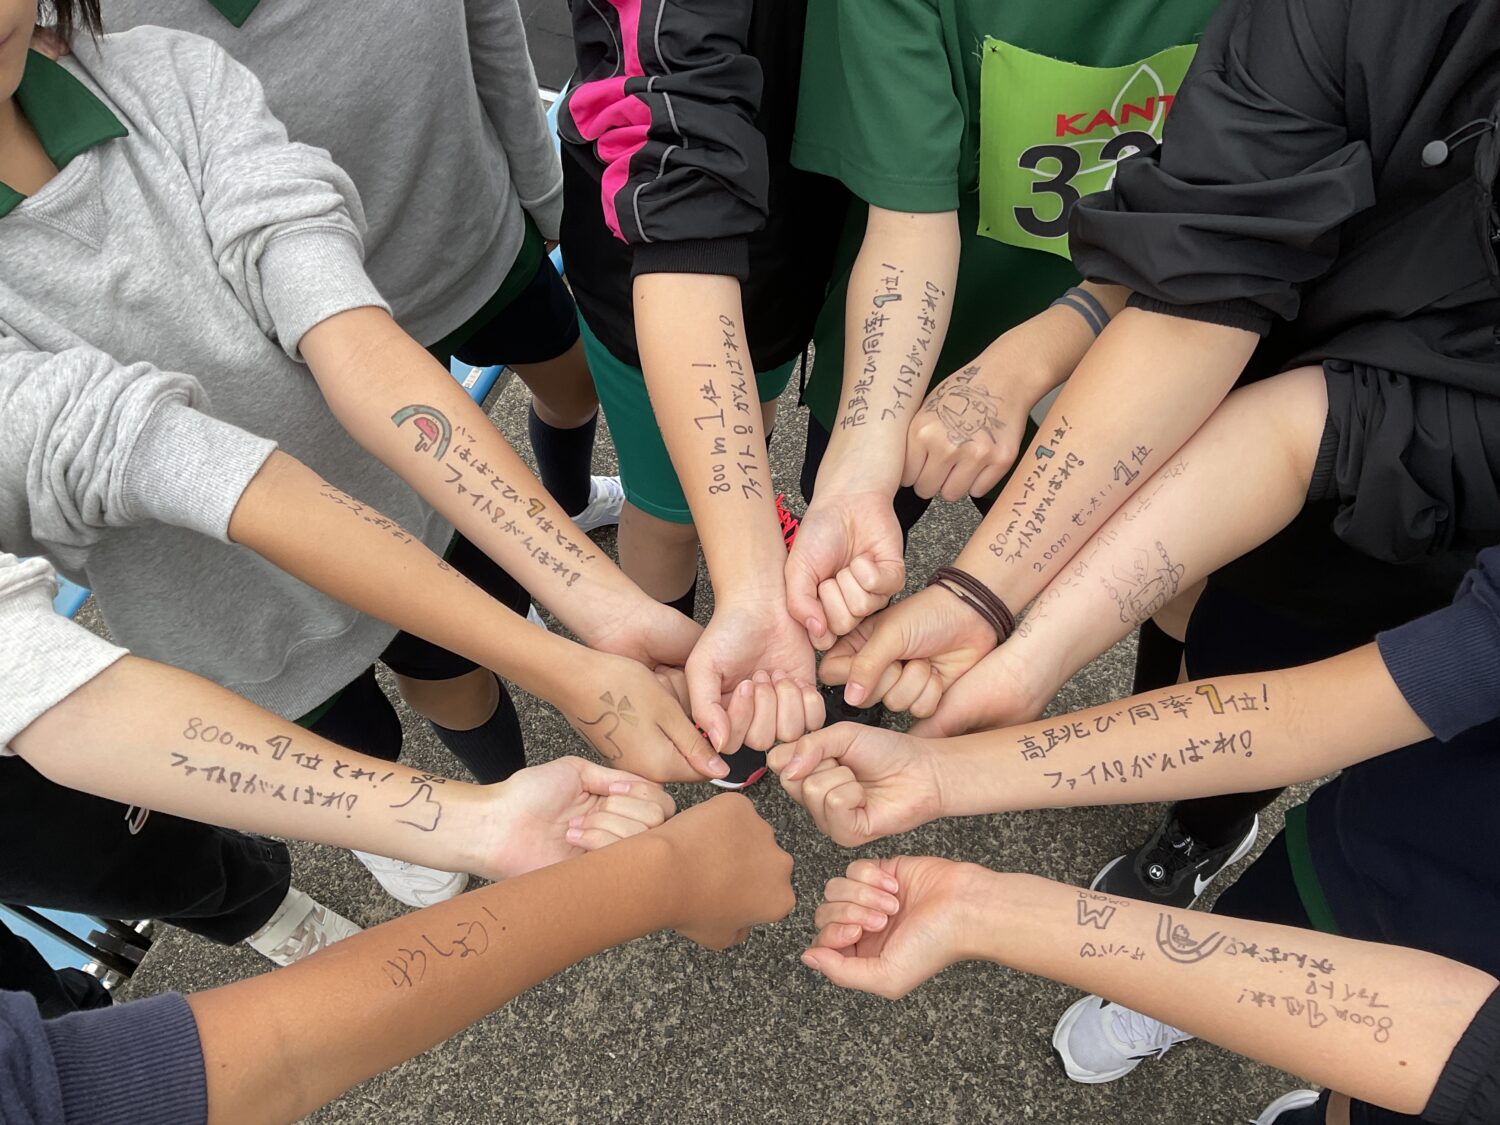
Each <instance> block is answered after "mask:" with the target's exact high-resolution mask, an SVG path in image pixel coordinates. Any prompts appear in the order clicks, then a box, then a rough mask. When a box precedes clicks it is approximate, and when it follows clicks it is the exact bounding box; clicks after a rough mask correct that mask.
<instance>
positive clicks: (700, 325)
mask: <svg viewBox="0 0 1500 1125" xmlns="http://www.w3.org/2000/svg"><path fill="white" fill-rule="evenodd" d="M634 306H635V324H636V340H637V343H638V346H639V349H640V354H641V369H642V371H643V372H644V373H645V377H646V389H647V390H648V391H649V392H650V395H651V408H652V411H653V412H654V413H655V415H656V420H657V424H658V425H659V426H660V428H661V433H662V438H663V440H664V441H665V442H666V446H667V452H668V453H669V454H671V457H672V467H673V468H674V469H675V470H676V471H677V478H678V480H679V481H681V482H682V491H683V495H685V496H686V497H687V502H688V508H689V509H690V510H691V511H692V513H693V523H694V525H695V526H696V527H697V529H698V537H699V540H700V541H701V542H702V544H703V555H704V558H705V559H706V560H707V563H708V572H709V574H710V575H711V576H712V577H713V581H714V589H715V591H716V593H718V594H719V595H720V596H721V597H725V596H727V597H739V596H745V597H750V598H754V599H755V600H756V601H764V600H766V599H770V600H773V601H775V600H781V599H784V598H785V592H784V589H783V587H782V578H781V572H782V568H783V566H784V565H785V555H786V547H785V546H784V544H783V543H782V539H781V525H780V523H779V521H778V520H777V518H776V494H775V492H773V491H772V489H771V471H770V463H769V458H768V457H767V454H766V438H765V427H764V425H763V422H762V419H761V409H760V396H759V395H758V394H757V391H756V382H755V369H754V366H753V364H752V362H751V359H750V349H749V345H748V344H747V342H746V339H745V332H744V315H743V312H742V310H741V307H740V286H739V282H738V281H736V280H735V279H734V278H732V277H722V276H716V275H705V274H678V273H648V274H643V275H641V276H640V277H637V278H636V280H635V288H634Z"/></svg>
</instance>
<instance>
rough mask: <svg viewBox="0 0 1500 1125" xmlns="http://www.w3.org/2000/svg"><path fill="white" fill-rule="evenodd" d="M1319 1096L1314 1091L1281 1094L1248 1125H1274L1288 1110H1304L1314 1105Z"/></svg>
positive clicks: (1295, 1091)
mask: <svg viewBox="0 0 1500 1125" xmlns="http://www.w3.org/2000/svg"><path fill="white" fill-rule="evenodd" d="M1319 1097H1321V1095H1320V1094H1319V1093H1318V1092H1317V1091H1316V1090H1293V1091H1292V1092H1291V1093H1290V1094H1282V1095H1281V1097H1279V1098H1277V1099H1276V1100H1275V1101H1274V1102H1272V1103H1271V1104H1270V1105H1268V1106H1266V1108H1265V1109H1264V1110H1263V1111H1262V1112H1261V1115H1260V1116H1259V1117H1257V1118H1256V1119H1255V1120H1254V1121H1252V1122H1250V1125H1276V1120H1277V1119H1278V1118H1279V1117H1280V1116H1281V1115H1282V1114H1283V1113H1285V1112H1286V1111H1287V1110H1289V1109H1306V1108H1307V1107H1308V1106H1310V1105H1314V1104H1315V1103H1316V1102H1317V1100H1318V1098H1319Z"/></svg>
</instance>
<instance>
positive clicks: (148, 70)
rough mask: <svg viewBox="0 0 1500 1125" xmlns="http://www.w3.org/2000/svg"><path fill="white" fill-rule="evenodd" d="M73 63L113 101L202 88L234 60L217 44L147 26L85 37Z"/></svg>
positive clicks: (77, 39)
mask: <svg viewBox="0 0 1500 1125" xmlns="http://www.w3.org/2000/svg"><path fill="white" fill-rule="evenodd" d="M72 50H73V54H72V56H71V61H72V62H73V65H74V67H75V68H77V69H79V70H82V71H83V73H84V74H85V75H87V76H88V77H89V78H92V79H93V80H94V81H95V82H96V83H97V84H98V85H99V86H101V87H102V88H103V89H105V90H106V91H108V92H110V93H111V94H112V95H113V94H114V93H115V92H116V91H119V92H121V93H126V94H129V93H135V94H138V95H142V96H145V97H159V96H160V95H161V94H162V93H163V92H164V91H165V90H170V89H172V88H174V87H175V88H182V87H189V86H195V85H198V84H200V83H202V82H204V81H206V80H207V78H208V77H209V76H210V75H211V74H213V72H214V70H215V69H216V68H217V67H219V66H221V65H222V64H223V62H224V60H225V59H226V58H228V56H227V55H226V54H225V51H224V48H222V47H220V46H219V45H218V44H217V43H215V42H214V41H213V40H211V39H205V38H204V37H203V36H201V35H193V34H192V33H191V32H187V31H177V30H176V29H174V28H168V27H154V26H141V27H133V28H130V29H129V30H128V31H113V32H110V33H108V34H106V35H100V36H98V37H97V38H95V37H93V36H90V35H87V34H85V33H80V34H78V35H76V36H75V37H74V39H73V43H72Z"/></svg>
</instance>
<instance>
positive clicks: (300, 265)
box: [260, 226, 390, 360]
mask: <svg viewBox="0 0 1500 1125" xmlns="http://www.w3.org/2000/svg"><path fill="white" fill-rule="evenodd" d="M260 276H261V291H262V293H263V294H264V299H265V302H266V309H267V310H268V311H269V312H270V314H271V322H272V323H273V324H275V325H276V337H277V339H279V340H280V341H281V346H282V347H283V348H285V349H286V353H287V355H289V356H291V357H292V358H293V359H296V360H300V359H301V358H302V357H301V355H300V353H299V350H298V349H299V348H300V347H301V345H302V337H303V336H305V335H306V334H307V332H308V329H310V328H313V327H314V326H316V325H318V324H321V323H323V321H325V320H327V319H328V318H329V317H331V316H336V315H338V314H339V313H341V312H348V311H349V310H350V309H360V308H368V307H371V306H373V307H375V308H379V309H384V310H385V311H386V312H390V306H389V305H387V304H386V303H385V300H384V299H383V298H382V297H381V296H380V293H379V291H377V290H376V288H375V283H374V282H372V281H371V280H370V278H369V276H368V275H367V274H366V273H365V263H364V255H363V252H362V250H361V247H360V242H359V237H358V236H357V235H356V234H354V233H353V232H352V231H345V230H337V229H333V228H330V227H326V226H322V227H313V228H304V229H301V230H292V231H288V232H287V233H286V234H282V235H279V236H277V237H276V238H274V239H272V240H271V242H270V243H269V244H268V245H267V246H266V248H265V249H264V250H263V251H261V255H260Z"/></svg>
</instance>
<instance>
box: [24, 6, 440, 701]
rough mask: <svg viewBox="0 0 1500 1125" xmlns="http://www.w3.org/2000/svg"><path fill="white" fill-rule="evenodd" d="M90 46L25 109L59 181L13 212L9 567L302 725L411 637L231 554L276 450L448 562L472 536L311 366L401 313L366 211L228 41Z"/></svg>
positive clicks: (111, 41)
mask: <svg viewBox="0 0 1500 1125" xmlns="http://www.w3.org/2000/svg"><path fill="white" fill-rule="evenodd" d="M74 52H75V53H74V55H73V56H72V57H70V58H67V59H65V60H63V62H62V64H55V63H50V62H48V61H47V60H45V59H43V58H42V57H41V56H40V55H38V54H36V53H35V52H33V53H32V55H31V57H30V60H29V62H28V67H27V71H26V77H25V78H24V79H23V81H22V85H21V90H20V93H19V94H18V98H19V100H20V103H21V106H22V109H23V111H25V112H26V114H27V116H28V118H29V119H30V120H31V122H32V124H33V125H34V126H35V127H36V128H37V132H38V135H39V136H40V137H41V140H42V142H43V145H44V147H47V148H48V150H49V153H50V154H51V155H52V157H53V160H54V163H56V164H58V166H59V167H60V168H61V171H60V172H59V174H58V176H57V177H56V178H55V179H54V180H52V181H51V182H50V183H48V184H47V185H46V186H45V187H43V188H42V189H41V190H40V191H39V192H37V193H36V195H34V196H32V197H30V198H29V199H25V200H22V201H21V202H19V203H18V204H16V205H15V206H13V207H12V208H11V209H10V210H9V211H8V213H4V214H3V216H0V418H3V419H4V424H5V431H4V437H3V440H0V549H3V550H5V551H9V552H13V553H15V554H22V555H29V554H45V555H47V556H49V557H50V558H51V559H52V560H53V561H54V562H55V563H56V564H57V565H58V568H59V569H60V570H61V571H62V572H63V573H65V574H66V575H68V577H70V578H72V579H74V580H75V581H78V582H81V583H83V584H85V585H87V586H89V587H90V588H92V589H93V591H94V593H95V595H96V596H97V598H98V602H99V606H100V609H101V610H102V612H103V614H104V617H105V620H106V621H107V623H108V625H109V628H110V630H111V632H112V633H113V635H114V637H115V639H116V640H117V641H118V642H119V643H120V644H122V645H125V646H126V647H128V648H130V649H132V650H133V651H135V652H136V653H138V654H140V655H141V656H145V657H149V658H152V659H155V660H161V661H164V662H166V663H170V664H175V665H177V666H178V667H181V668H185V669H187V670H189V671H192V672H196V673H198V674H200V675H203V676H206V677H208V678H209V679H212V680H215V681H217V682H218V683H221V684H223V685H225V686H226V687H228V688H230V689H232V690H233V691H236V692H238V693H239V694H241V695H243V696H245V697H247V698H249V699H251V700H253V701H254V702H256V703H258V704H260V705H261V706H263V707H266V708H268V709H269V710H271V711H275V712H277V713H278V714H280V715H283V716H285V717H287V718H295V717H297V716H300V715H302V714H305V713H306V712H307V711H309V710H311V709H312V708H313V707H315V706H317V705H318V704H319V703H320V702H322V701H323V700H325V699H326V698H328V697H329V696H330V695H332V694H333V693H334V692H336V691H337V690H339V689H340V688H342V687H343V686H344V685H345V684H347V683H348V682H350V681H351V680H352V679H354V678H355V677H356V676H357V675H358V674H359V673H360V672H361V671H363V670H364V669H365V668H366V667H368V666H369V665H370V663H371V662H372V661H373V660H374V659H375V658H376V657H377V656H378V655H379V653H380V651H381V650H382V649H383V648H384V647H385V645H386V644H387V643H388V642H389V640H390V638H391V637H392V636H393V635H394V632H395V631H394V630H393V629H392V628H391V627H390V626H387V625H384V624H382V623H380V622H378V621H375V620H374V619H372V618H369V617H365V616H363V615H361V614H358V613H356V612H355V611H354V610H352V609H349V608H348V607H346V606H343V605H340V604H339V603H337V602H334V601H332V600H330V599H328V598H325V597H323V596H322V595H321V594H318V593H316V592H315V591H313V590H311V589H310V588H308V587H307V586H305V585H303V584H302V583H300V582H298V581H296V580H295V579H293V578H291V577H289V576H288V575H286V574H285V573H284V572H282V571H280V570H278V569H277V568H276V567H274V566H272V565H271V564H270V563H268V562H265V561H264V560H263V559H261V558H260V557H259V556H257V555H255V554H253V553H252V552H250V551H247V550H245V549H243V548H240V547H236V546H233V545H231V544H230V543H229V542H228V541H227V532H228V525H229V518H230V515H231V514H232V513H233V511H234V507H235V504H236V503H237V501H238V500H239V497H240V495H241V493H243V491H244V490H245V487H246V485H247V484H248V483H249V481H250V479H251V478H252V477H253V476H254V475H255V473H256V472H257V471H258V470H259V468H260V466H261V464H262V463H263V462H264V461H265V459H266V457H267V456H269V454H270V451H271V449H272V448H273V445H276V444H279V445H280V446H281V447H282V448H283V449H284V450H285V451H286V452H287V453H289V454H291V455H293V456H295V457H297V458H298V459H300V460H302V461H303V462H305V463H306V464H307V465H309V466H310V467H312V468H313V469H314V470H315V471H317V472H318V473H320V474H322V475H323V476H324V477H325V478H326V479H328V480H329V481H331V482H333V483H334V484H335V485H337V486H338V487H339V488H342V489H344V490H345V491H347V492H349V493H350V494H352V495H354V496H357V497H359V498H360V499H362V500H364V501H365V502H366V503H368V504H370V505H372V506H374V507H376V508H378V509H380V510H382V511H383V512H385V514H386V515H388V516H390V517H391V518H392V519H394V520H396V521H398V522H399V523H400V524H401V525H402V526H404V527H405V528H406V529H407V530H409V531H411V532H413V533H414V534H416V535H418V536H419V537H421V538H422V539H423V540H424V541H425V542H426V543H427V544H428V545H429V546H431V547H434V548H439V549H440V548H441V547H442V546H443V545H444V544H446V542H447V540H448V538H449V537H450V535H451V530H452V529H451V528H450V526H449V525H448V524H447V523H446V522H445V521H444V520H442V519H441V518H440V517H438V516H437V515H436V514H435V513H434V512H433V511H432V510H431V509H430V508H428V507H427V506H426V505H425V504H423V503H422V502H421V501H420V500H419V499H418V497H417V495H416V494H415V493H414V492H413V491H412V490H411V489H410V488H409V487H408V486H407V485H406V484H405V482H403V481H402V480H401V479H400V478H399V477H397V476H396V474H395V473H393V472H391V471H390V470H389V469H387V468H386V467H385V466H384V465H383V464H381V463H380V462H379V461H378V460H376V459H375V458H374V457H373V456H371V455H370V454H368V453H366V452H365V451H364V450H363V449H362V448H361V447H360V446H358V445H357V444H356V443H355V441H354V439H353V438H351V437H350V436H349V435H348V434H347V433H346V432H345V431H344V429H343V428H342V427H341V426H340V425H339V423H338V421H337V420H336V419H335V418H334V416H333V414H332V413H331V412H330V411H329V409H328V407H327V405H326V403H325V402H324V401H323V398H322V395H321V394H320V392H319V390H318V387H317V384H316V383H315V381H314V380H313V378H312V376H311V374H310V373H309V372H308V371H307V369H306V368H305V367H304V366H302V365H301V363H300V362H298V361H297V359H295V358H294V357H296V356H297V354H298V352H297V346H298V343H299V341H300V340H301V338H302V335H303V334H304V333H305V332H306V331H307V330H308V329H309V328H311V327H313V326H314V325H316V324H318V323H319V322H320V321H322V320H325V319H327V318H328V317H330V316H332V315H334V314H336V313H339V312H342V311H345V310H348V309H352V308H358V307H362V306H372V305H373V306H379V307H384V306H383V302H382V300H381V298H380V295H379V294H378V293H377V292H376V290H375V287H374V286H373V285H372V284H371V282H370V280H369V279H368V278H367V277H366V275H365V272H364V269H363V266H362V264H361V223H362V212H361V209H360V205H359V199H358V196H357V195H356V193H355V191H354V186H353V184H352V183H351V182H350V181H349V178H348V177H347V176H346V175H345V174H344V173H343V172H342V171H340V170H339V168H338V166H337V165H335V164H334V163H333V161H332V160H331V159H330V158H329V157H328V154H327V153H325V152H322V151H320V150H318V149H314V148H309V147H306V146H303V145H299V144H292V143H289V142H288V141H287V138H286V133H285V130H284V129H283V128H282V126H281V124H280V123H279V122H278V121H277V120H276V119H275V118H274V117H273V116H272V115H271V113H270V111H269V110H268V109H267V108H266V104H265V100H264V98H263V96H262V94H261V89H260V84H259V83H258V82H257V81H256V79H255V78H254V76H253V75H251V74H250V72H249V71H247V70H245V69H244V68H243V67H242V66H240V65H239V64H238V63H236V62H234V60H232V59H231V58H229V56H228V55H226V54H225V53H224V52H223V51H222V50H221V49H220V48H218V47H217V46H215V45H214V44H212V43H210V42H209V41H207V40H205V39H200V38H198V37H196V36H192V35H185V34H182V33H179V32H169V31H163V30H160V29H157V28H142V29H138V30H136V31H132V32H127V33H124V34H121V35H113V36H106V37H104V38H103V39H102V40H100V41H99V43H98V44H94V43H91V42H89V41H88V39H87V38H86V37H82V38H80V40H79V42H77V43H75V44H74ZM121 132H123V134H124V135H118V134H120V133H121ZM111 134H115V135H113V136H111ZM90 142H92V144H90ZM6 191H9V189H4V188H0V204H4V203H5V202H6V200H5V198H4V193H5V192H6ZM11 194H12V196H13V195H14V193H11ZM256 435H259V436H256Z"/></svg>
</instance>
